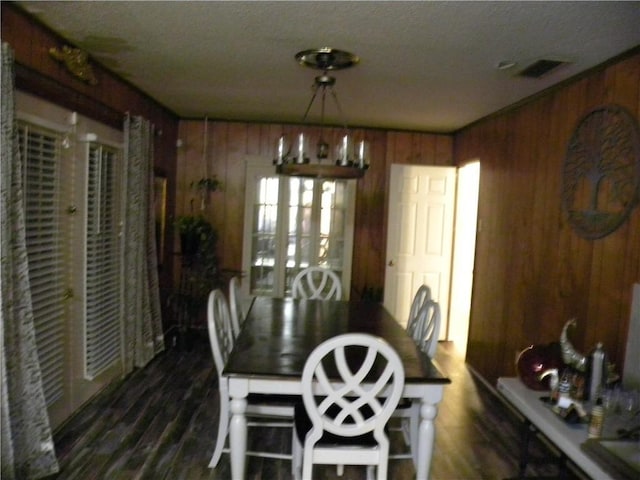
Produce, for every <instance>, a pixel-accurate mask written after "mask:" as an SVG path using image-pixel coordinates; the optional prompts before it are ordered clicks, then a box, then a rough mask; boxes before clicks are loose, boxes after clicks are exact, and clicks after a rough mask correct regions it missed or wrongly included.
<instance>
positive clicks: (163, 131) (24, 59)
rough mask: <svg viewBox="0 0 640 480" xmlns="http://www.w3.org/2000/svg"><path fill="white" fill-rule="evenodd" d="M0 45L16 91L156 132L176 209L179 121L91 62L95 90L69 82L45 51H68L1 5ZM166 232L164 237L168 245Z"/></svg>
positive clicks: (165, 283)
mask: <svg viewBox="0 0 640 480" xmlns="http://www.w3.org/2000/svg"><path fill="white" fill-rule="evenodd" d="M1 33H2V41H3V42H7V43H8V44H9V45H10V46H11V48H12V49H13V51H14V55H15V62H16V88H18V89H20V90H24V91H26V92H29V93H31V94H34V95H37V96H39V97H41V98H43V99H45V100H48V101H50V102H53V103H56V104H59V105H61V106H63V107H65V108H68V109H70V110H74V111H77V112H79V113H81V114H83V115H86V116H87V117H90V118H93V119H95V120H98V121H101V122H103V123H105V124H107V125H110V126H112V127H113V128H116V129H120V130H122V129H123V121H124V115H125V114H126V113H127V112H128V113H129V114H131V115H141V116H143V117H144V118H146V119H148V120H150V121H151V122H152V123H153V124H154V127H155V131H156V137H155V142H154V167H155V168H156V169H157V170H159V171H161V172H162V173H163V174H165V175H166V176H167V179H168V181H167V190H168V192H167V210H168V212H169V214H170V215H172V214H173V210H174V208H175V203H174V200H175V181H174V180H175V175H176V138H177V134H178V117H177V116H176V115H175V114H173V113H172V112H171V111H169V110H167V109H166V108H165V107H163V106H162V105H160V104H158V103H157V102H156V101H154V100H153V99H152V98H150V97H148V96H147V95H145V94H144V93H142V92H141V91H140V90H138V89H136V88H135V87H133V86H131V85H130V84H129V83H127V82H126V81H124V80H122V79H121V78H120V77H118V76H116V75H114V74H112V73H111V72H109V71H108V70H106V69H104V68H102V67H101V66H100V65H99V64H98V63H95V62H94V61H91V64H92V67H93V70H94V73H95V76H96V78H97V80H98V84H97V85H89V84H88V83H85V82H83V81H81V80H79V79H78V78H76V77H74V76H72V75H71V74H70V73H69V72H68V71H67V70H66V68H65V67H64V66H63V65H62V64H61V63H59V62H57V61H56V60H54V59H53V58H52V57H51V56H50V54H49V49H50V48H52V47H56V48H58V49H60V48H62V46H63V45H69V43H68V42H66V41H65V40H64V39H63V38H61V37H59V36H58V35H57V34H55V33H53V32H51V31H50V30H49V29H48V28H46V27H44V26H43V25H41V24H40V23H38V22H37V21H36V20H35V19H34V18H33V17H31V16H30V15H28V14H26V13H25V12H23V11H22V10H20V9H19V8H18V7H16V6H15V5H14V4H12V3H11V2H2V29H1ZM169 234H170V231H167V239H166V240H165V243H166V242H167V241H168V239H169V238H170V237H169ZM166 250H167V252H165V256H164V258H163V262H162V263H163V268H162V270H161V271H160V285H161V287H163V288H168V287H169V286H170V285H171V283H172V271H171V265H172V262H171V259H172V258H171V256H170V253H169V251H168V250H169V249H166Z"/></svg>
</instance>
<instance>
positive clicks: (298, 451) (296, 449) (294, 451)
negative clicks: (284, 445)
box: [291, 429, 303, 480]
mask: <svg viewBox="0 0 640 480" xmlns="http://www.w3.org/2000/svg"><path fill="white" fill-rule="evenodd" d="M294 430H295V429H294ZM302 455H303V452H302V445H301V444H300V440H298V436H297V435H296V432H295V431H294V432H292V435H291V475H292V476H293V478H294V479H295V480H300V475H301V473H302Z"/></svg>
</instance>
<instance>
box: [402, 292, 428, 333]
mask: <svg viewBox="0 0 640 480" xmlns="http://www.w3.org/2000/svg"><path fill="white" fill-rule="evenodd" d="M427 300H431V289H430V288H429V287H428V286H427V285H424V284H423V285H420V287H419V288H418V290H417V291H416V293H415V295H414V296H413V300H412V302H411V309H410V310H409V318H408V320H407V332H408V333H409V335H410V336H411V337H412V338H413V339H414V340H416V337H415V331H416V327H417V326H418V320H419V318H418V317H419V313H420V309H421V308H422V305H424V302H426V301H427Z"/></svg>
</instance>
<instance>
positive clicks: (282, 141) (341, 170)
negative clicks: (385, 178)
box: [273, 48, 369, 179]
mask: <svg viewBox="0 0 640 480" xmlns="http://www.w3.org/2000/svg"><path fill="white" fill-rule="evenodd" d="M295 58H296V60H297V61H298V63H300V64H301V65H304V66H306V67H310V68H313V69H316V70H321V71H322V75H318V76H317V77H315V81H314V84H313V88H312V95H311V100H310V101H309V104H308V106H307V110H306V111H305V113H304V116H303V117H302V123H305V122H306V120H307V116H308V115H309V111H310V110H311V107H312V106H313V103H314V100H315V99H316V97H317V96H318V93H319V94H320V108H321V110H320V139H319V140H318V143H317V146H316V152H315V153H316V161H315V162H311V161H310V159H309V145H308V143H309V139H308V136H307V135H306V134H304V133H299V134H297V135H296V136H295V137H294V139H293V141H291V140H290V139H289V138H287V136H286V135H282V136H280V138H279V139H278V141H277V143H276V148H275V155H274V160H273V163H274V164H275V165H276V172H277V173H279V174H281V175H290V176H298V177H312V178H345V179H348V178H360V177H362V176H363V175H364V172H365V170H366V169H367V168H368V167H369V145H368V143H367V142H366V141H365V140H364V139H360V140H359V141H358V142H357V143H356V144H355V146H354V142H353V139H352V137H351V136H350V135H349V132H348V127H347V123H346V121H345V119H344V114H343V112H342V109H341V108H340V103H339V102H338V96H337V94H336V92H335V91H334V89H333V86H334V85H335V83H336V79H335V78H334V77H332V76H331V75H329V74H328V72H330V71H334V70H342V69H345V68H350V67H353V66H354V65H356V64H357V63H358V62H359V60H360V59H359V58H358V57H357V56H356V55H354V54H352V53H350V52H346V51H343V50H336V49H334V48H317V49H310V50H303V51H301V52H298V53H297V54H296V56H295ZM327 92H328V93H330V95H331V98H333V101H334V105H335V107H336V109H337V111H338V114H339V115H340V121H341V123H342V125H343V134H342V135H341V137H340V139H339V141H338V144H337V145H336V146H335V149H334V151H335V158H334V159H331V160H328V158H329V155H330V153H329V152H330V150H331V148H330V147H329V143H328V142H327V141H325V139H324V137H323V131H324V120H325V103H326V96H327ZM292 147H293V148H292ZM323 162H324V163H323Z"/></svg>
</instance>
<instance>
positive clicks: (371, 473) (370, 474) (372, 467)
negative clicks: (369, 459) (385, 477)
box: [367, 465, 376, 480]
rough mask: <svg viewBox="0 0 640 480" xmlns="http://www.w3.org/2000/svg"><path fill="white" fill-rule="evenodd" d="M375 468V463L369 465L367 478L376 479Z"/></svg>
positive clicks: (369, 479) (368, 479)
mask: <svg viewBox="0 0 640 480" xmlns="http://www.w3.org/2000/svg"><path fill="white" fill-rule="evenodd" d="M375 468H376V467H375V465H367V480H374V479H375V478H376V475H375Z"/></svg>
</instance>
